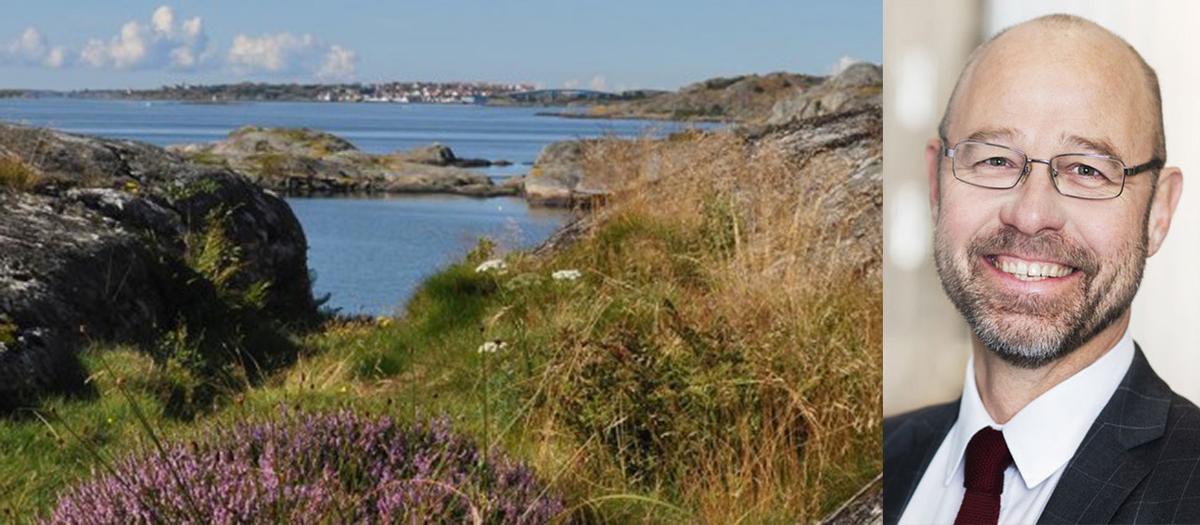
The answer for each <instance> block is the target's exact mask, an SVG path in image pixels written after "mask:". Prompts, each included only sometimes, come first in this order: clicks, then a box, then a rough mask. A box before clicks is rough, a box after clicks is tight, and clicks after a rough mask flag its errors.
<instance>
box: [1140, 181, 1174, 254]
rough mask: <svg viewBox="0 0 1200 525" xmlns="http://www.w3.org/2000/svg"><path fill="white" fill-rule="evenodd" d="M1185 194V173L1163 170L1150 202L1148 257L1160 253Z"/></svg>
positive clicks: (1147, 225)
mask: <svg viewBox="0 0 1200 525" xmlns="http://www.w3.org/2000/svg"><path fill="white" fill-rule="evenodd" d="M1182 193H1183V171H1181V170H1180V169H1179V168H1163V170H1162V172H1160V173H1159V174H1158V188H1157V189H1156V190H1155V191H1154V199H1153V200H1151V201H1150V220H1149V221H1148V222H1147V223H1146V237H1147V240H1148V241H1149V245H1148V246H1147V247H1146V249H1147V252H1146V256H1147V257H1149V256H1151V255H1154V254H1155V253H1156V252H1158V249H1159V248H1161V247H1162V243H1163V240H1165V239H1166V238H1167V230H1169V229H1171V217H1173V216H1174V215H1175V206H1176V205H1177V204H1179V196H1180V195H1181V194H1182Z"/></svg>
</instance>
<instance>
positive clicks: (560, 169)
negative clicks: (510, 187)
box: [525, 140, 586, 206]
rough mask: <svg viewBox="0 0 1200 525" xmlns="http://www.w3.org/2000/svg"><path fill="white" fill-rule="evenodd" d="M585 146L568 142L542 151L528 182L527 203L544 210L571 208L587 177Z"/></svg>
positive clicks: (552, 144)
mask: <svg viewBox="0 0 1200 525" xmlns="http://www.w3.org/2000/svg"><path fill="white" fill-rule="evenodd" d="M585 143H586V142H585V141H580V140H569V141H563V142H553V143H551V144H549V145H547V146H546V147H545V148H543V149H542V153H541V154H540V155H538V159H537V162H535V163H534V164H533V168H532V169H531V170H530V171H529V176H527V177H526V178H525V200H527V201H529V203H530V204H535V205H541V206H570V205H571V203H572V202H573V197H574V195H575V189H576V187H577V186H578V185H579V183H580V182H581V181H582V180H583V176H584V171H583V147H584V144H585Z"/></svg>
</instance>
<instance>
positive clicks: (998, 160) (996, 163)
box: [981, 157, 1009, 168]
mask: <svg viewBox="0 0 1200 525" xmlns="http://www.w3.org/2000/svg"><path fill="white" fill-rule="evenodd" d="M981 164H982V165H984V166H987V167H989V168H1003V167H1006V166H1008V165H1009V162H1008V159H1006V158H1004V157H989V158H986V159H983V162H981Z"/></svg>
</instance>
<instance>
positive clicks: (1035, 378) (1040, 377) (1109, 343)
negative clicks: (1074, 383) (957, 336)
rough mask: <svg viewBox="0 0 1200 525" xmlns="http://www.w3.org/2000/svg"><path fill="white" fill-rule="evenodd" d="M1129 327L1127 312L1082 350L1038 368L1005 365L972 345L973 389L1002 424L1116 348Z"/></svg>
mask: <svg viewBox="0 0 1200 525" xmlns="http://www.w3.org/2000/svg"><path fill="white" fill-rule="evenodd" d="M1128 327H1129V309H1126V310H1125V313H1124V314H1122V315H1121V317H1119V318H1117V320H1116V321H1113V323H1112V324H1110V325H1109V326H1108V328H1105V329H1104V330H1102V331H1101V332H1100V333H1098V334H1096V336H1095V337H1093V338H1091V339H1090V340H1088V342H1086V343H1084V344H1083V346H1080V347H1079V348H1077V349H1075V351H1074V352H1070V353H1068V354H1067V355H1066V356H1064V357H1063V358H1061V359H1057V360H1054V361H1052V362H1050V363H1049V364H1046V365H1044V366H1041V367H1039V368H1021V367H1018V366H1014V365H1012V364H1010V363H1008V362H1007V361H1004V360H1003V359H1001V358H1000V357H999V356H997V355H996V354H995V353H993V352H992V351H990V350H988V349H986V348H984V347H983V344H982V343H980V342H979V339H975V340H974V344H973V345H972V346H973V347H974V348H973V351H974V355H975V385H976V387H977V388H978V389H979V398H980V400H981V401H983V406H984V408H986V409H987V411H988V415H990V416H992V420H993V421H995V422H997V423H1000V424H1004V423H1007V422H1008V420H1009V419H1012V417H1013V416H1015V415H1016V414H1017V412H1020V411H1021V409H1022V408H1025V405H1028V404H1029V403H1030V402H1032V401H1033V400H1034V399H1037V398H1038V396H1040V395H1042V394H1044V393H1046V391H1047V390H1050V389H1051V388H1054V386H1055V385H1057V384H1059V383H1061V382H1063V381H1065V380H1067V378H1069V377H1071V376H1073V375H1075V374H1076V373H1077V372H1079V371H1080V370H1083V369H1084V368H1087V367H1088V366H1089V365H1091V364H1092V363H1094V362H1096V360H1097V359H1100V357H1102V356H1103V355H1104V354H1105V353H1107V352H1108V351H1109V350H1110V349H1112V348H1113V347H1114V346H1116V344H1117V342H1118V341H1120V340H1121V337H1122V336H1123V335H1124V334H1125V330H1126V329H1127V328H1128Z"/></svg>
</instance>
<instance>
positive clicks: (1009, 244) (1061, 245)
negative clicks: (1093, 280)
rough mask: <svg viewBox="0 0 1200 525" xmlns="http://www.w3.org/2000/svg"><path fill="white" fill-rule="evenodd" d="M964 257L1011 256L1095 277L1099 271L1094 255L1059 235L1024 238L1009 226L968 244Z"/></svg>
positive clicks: (1043, 234)
mask: <svg viewBox="0 0 1200 525" xmlns="http://www.w3.org/2000/svg"><path fill="white" fill-rule="evenodd" d="M967 253H968V254H969V255H970V256H971V257H972V258H977V257H983V256H986V255H994V254H997V253H1013V254H1020V255H1021V256H1023V257H1029V258H1036V259H1046V260H1051V261H1061V262H1063V263H1065V264H1068V265H1070V266H1072V267H1074V268H1075V269H1077V270H1080V271H1082V272H1084V273H1085V274H1087V275H1093V274H1095V273H1096V270H1097V269H1098V267H1099V263H1098V262H1097V257H1096V255H1095V254H1094V253H1092V252H1091V251H1090V250H1088V249H1085V248H1083V247H1081V246H1079V245H1078V244H1075V243H1073V242H1071V241H1070V240H1069V239H1067V238H1066V237H1064V236H1063V235H1062V233H1060V232H1056V231H1049V232H1046V233H1039V234H1037V235H1026V234H1024V233H1021V232H1020V231H1019V230H1017V229H1016V228H1014V227H1012V226H1004V227H1002V228H1001V229H1000V230H998V231H997V232H996V233H994V234H992V235H989V236H987V237H979V238H976V239H974V240H972V241H971V244H970V246H969V247H968V248H967Z"/></svg>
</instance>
